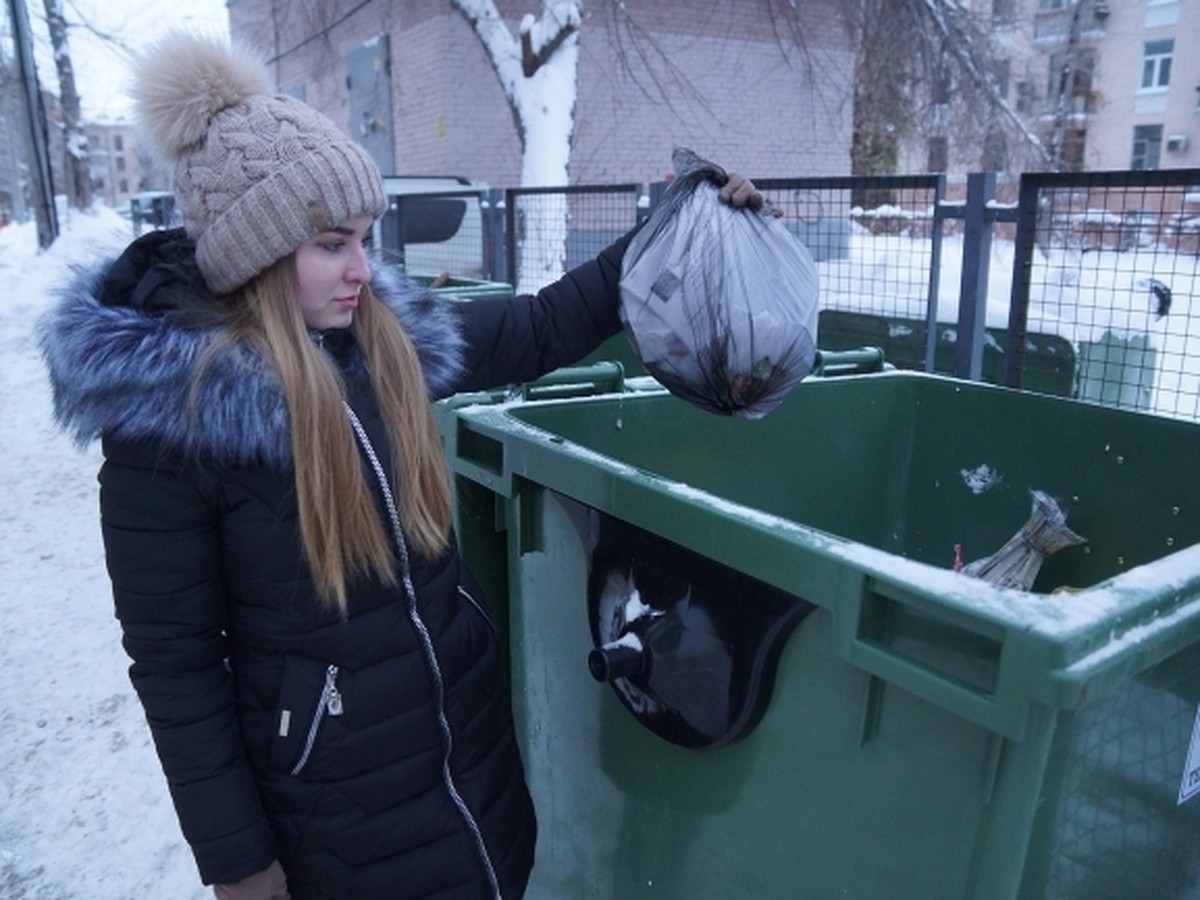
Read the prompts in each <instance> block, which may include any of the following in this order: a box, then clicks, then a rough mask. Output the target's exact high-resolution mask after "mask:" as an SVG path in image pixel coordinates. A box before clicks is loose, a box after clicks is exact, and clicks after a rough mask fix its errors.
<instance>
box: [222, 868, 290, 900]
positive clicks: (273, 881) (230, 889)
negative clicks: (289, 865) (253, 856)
mask: <svg viewBox="0 0 1200 900" xmlns="http://www.w3.org/2000/svg"><path fill="white" fill-rule="evenodd" d="M213 890H214V891H215V892H216V894H217V900H292V895H291V894H289V893H288V888H287V878H286V877H285V876H284V874H283V866H281V865H280V864H279V861H278V860H276V861H275V862H273V863H271V865H269V866H267V868H265V869H263V870H262V871H261V872H255V873H254V874H253V875H251V876H250V877H249V878H243V879H242V880H241V881H239V882H237V883H235V884H217V885H213Z"/></svg>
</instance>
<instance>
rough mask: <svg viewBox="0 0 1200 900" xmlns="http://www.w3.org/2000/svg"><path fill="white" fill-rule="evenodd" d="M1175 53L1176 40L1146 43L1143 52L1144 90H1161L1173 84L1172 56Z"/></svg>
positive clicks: (1142, 84)
mask: <svg viewBox="0 0 1200 900" xmlns="http://www.w3.org/2000/svg"><path fill="white" fill-rule="evenodd" d="M1174 52H1175V39H1174V38H1165V39H1164V40H1161V41H1146V43H1145V45H1144V48H1143V51H1142V83H1141V88H1142V90H1144V91H1151V90H1161V89H1163V88H1165V87H1166V86H1167V85H1169V84H1170V83H1171V56H1172V54H1173V53H1174Z"/></svg>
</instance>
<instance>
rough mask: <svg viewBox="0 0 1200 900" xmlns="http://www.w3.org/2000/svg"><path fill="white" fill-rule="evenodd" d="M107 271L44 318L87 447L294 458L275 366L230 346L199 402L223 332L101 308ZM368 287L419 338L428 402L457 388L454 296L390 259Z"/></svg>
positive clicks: (57, 391) (73, 284) (45, 344)
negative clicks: (140, 444)
mask: <svg viewBox="0 0 1200 900" xmlns="http://www.w3.org/2000/svg"><path fill="white" fill-rule="evenodd" d="M106 268H107V267H101V268H96V269H92V270H89V271H84V272H80V273H77V274H76V275H75V276H74V277H73V278H72V279H71V280H70V281H69V282H68V283H67V284H66V286H65V287H64V288H63V289H62V290H61V291H60V292H59V294H60V296H59V298H58V301H57V302H56V304H55V305H54V306H53V308H51V309H50V310H49V311H48V312H47V313H46V314H45V315H44V316H43V317H42V319H41V320H40V321H39V323H38V339H39V343H40V345H41V349H42V355H43V358H44V360H45V362H46V366H47V368H48V370H49V373H50V381H51V385H52V388H53V392H54V413H55V417H56V419H57V420H58V422H59V424H60V425H61V426H62V427H63V428H64V429H65V430H66V431H67V432H68V433H69V434H70V435H71V436H72V437H73V438H74V439H75V440H76V441H77V442H78V443H79V444H81V445H83V444H87V443H88V442H90V441H92V440H94V439H96V438H98V437H100V436H101V435H102V434H103V435H109V436H111V437H115V438H120V439H123V440H147V441H153V442H156V443H160V444H162V445H163V446H165V447H167V448H170V449H172V450H175V451H178V452H180V453H183V454H189V455H190V454H199V455H201V456H203V457H205V458H207V459H210V460H212V461H213V462H216V463H218V464H233V463H250V464H266V465H269V466H272V467H286V466H289V465H290V463H291V444H290V438H289V435H288V427H287V413H286V408H285V404H284V401H283V392H282V389H281V386H280V384H279V380H278V378H277V376H276V375H275V373H274V372H273V371H272V370H271V369H270V367H269V366H267V365H266V364H265V363H264V362H263V361H262V360H261V359H260V358H258V357H257V356H255V355H254V354H252V353H250V352H248V351H246V350H244V349H234V348H230V349H229V350H228V351H222V352H221V353H219V354H218V355H217V356H216V357H215V358H214V359H213V361H212V362H211V363H210V365H209V367H208V369H207V372H206V375H205V378H204V380H203V382H202V383H201V386H200V388H199V392H198V394H197V401H198V402H196V403H195V404H193V403H192V402H191V393H190V392H191V372H192V369H193V366H194V365H195V363H196V361H197V360H198V359H199V358H200V356H201V354H202V353H203V352H204V350H205V348H207V347H208V346H209V344H210V343H211V342H212V341H213V340H214V338H215V336H216V333H215V332H214V331H212V330H211V329H193V328H187V327H183V326H181V325H180V324H179V323H178V322H177V321H174V320H172V319H171V317H169V316H150V315H144V314H143V313H141V312H138V311H136V310H133V309H129V308H126V307H114V306H105V305H102V304H101V303H100V302H99V300H98V299H97V293H98V289H99V286H100V283H101V281H102V280H103V277H104V272H105V269H106ZM372 287H373V288H374V289H375V291H376V293H377V294H378V295H379V296H380V297H381V298H382V299H383V300H384V301H385V302H386V303H387V305H388V306H389V307H390V308H391V309H392V311H393V312H394V313H395V314H396V317H397V319H399V321H400V323H401V325H402V326H403V327H404V329H405V331H406V332H407V333H408V335H409V337H410V339H411V340H412V341H413V343H414V345H415V347H416V350H417V354H418V356H419V357H420V360H421V364H422V367H423V369H424V371H425V376H426V381H427V387H428V390H429V394H430V396H431V398H437V397H444V396H447V395H449V394H450V393H452V392H453V390H454V384H455V381H456V379H457V378H458V377H459V374H460V372H461V369H462V356H463V348H464V340H463V336H462V326H461V324H460V321H459V316H458V314H457V313H456V311H455V310H454V306H453V303H451V302H450V301H446V300H445V299H443V298H441V297H438V296H437V295H436V294H433V293H432V292H431V291H429V290H427V289H426V288H423V287H421V286H420V285H417V284H415V283H413V282H411V281H409V280H408V279H406V278H405V277H404V276H403V275H400V274H398V273H396V272H394V271H391V270H389V269H387V268H385V267H382V266H377V267H376V269H375V280H374V281H373V283H372Z"/></svg>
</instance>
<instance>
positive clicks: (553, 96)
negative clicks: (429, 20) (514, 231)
mask: <svg viewBox="0 0 1200 900" xmlns="http://www.w3.org/2000/svg"><path fill="white" fill-rule="evenodd" d="M451 5H452V6H453V7H454V8H455V9H456V10H458V11H459V12H460V13H462V15H463V16H464V18H466V20H467V21H468V22H469V23H470V24H471V27H472V28H473V29H474V31H475V34H476V36H477V37H478V38H479V40H480V42H481V43H482V44H483V47H484V50H485V51H486V52H487V55H488V59H489V60H490V61H491V63H492V68H493V69H494V70H495V72H496V77H497V78H498V79H499V80H500V85H501V87H502V88H503V90H504V96H505V98H506V99H507V100H508V104H509V108H510V109H511V110H512V113H513V118H514V119H515V120H516V123H517V132H518V134H519V136H520V140H521V186H522V187H562V186H565V185H566V184H567V183H568V176H567V169H568V165H569V163H570V158H571V135H572V133H573V131H574V127H575V100H576V96H577V88H578V82H577V73H578V60H579V36H578V31H579V25H580V22H581V21H582V20H581V3H580V2H578V0H576V2H568V3H554V2H551V0H543V2H542V4H541V16H540V17H534V16H533V15H527V16H525V18H524V19H523V20H522V22H521V24H520V27H519V28H518V32H517V34H515V35H514V34H513V32H512V31H510V30H509V28H508V26H507V25H505V24H504V22H503V20H502V19H501V18H500V13H499V12H498V11H497V9H496V5H495V3H494V2H492V0H451ZM519 214H520V215H521V217H522V221H521V238H520V243H519V248H518V249H519V252H518V264H517V272H516V273H515V275H516V285H515V287H516V290H517V292H518V293H529V292H533V291H536V290H537V289H538V288H541V287H543V286H545V285H546V284H548V283H549V282H551V281H553V280H554V279H555V278H557V277H559V276H560V275H562V274H563V271H564V269H565V265H566V246H567V202H566V197H565V196H564V195H563V194H561V193H547V194H531V195H527V196H525V197H524V198H523V200H522V203H521V209H520V210H519Z"/></svg>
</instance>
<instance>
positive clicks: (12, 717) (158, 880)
mask: <svg viewBox="0 0 1200 900" xmlns="http://www.w3.org/2000/svg"><path fill="white" fill-rule="evenodd" d="M129 236H130V235H129V225H128V224H127V223H126V222H125V221H124V220H122V219H120V218H119V217H118V216H116V215H115V214H114V213H112V212H111V211H108V210H103V209H102V210H100V211H98V212H97V213H96V214H95V215H80V214H74V215H73V216H72V217H71V219H70V220H69V222H68V223H67V231H66V232H65V234H64V236H63V237H62V238H60V239H59V240H58V241H57V242H56V243H55V244H54V246H53V247H51V248H50V249H49V250H48V251H46V252H43V253H39V252H37V247H36V236H35V230H34V227H33V226H32V225H31V224H29V225H21V226H15V225H14V226H9V227H8V228H5V229H4V230H3V231H0V298H2V299H0V398H2V399H0V403H2V404H3V410H4V415H3V416H0V459H4V460H7V465H8V474H7V476H6V477H5V478H4V479H3V502H2V503H0V534H2V535H3V539H2V540H0V576H2V577H0V639H2V641H3V645H2V646H3V649H2V655H0V659H2V663H3V664H2V666H0V782H2V784H3V788H2V789H0V898H3V900H134V898H136V900H144V898H169V900H192V898H202V897H206V896H210V894H209V892H208V891H206V890H205V889H204V888H202V887H201V886H200V885H199V882H198V880H197V878H196V875H195V870H194V867H193V864H192V860H191V855H190V853H189V851H188V849H187V847H186V845H185V844H184V842H183V840H182V838H181V837H180V834H179V828H178V825H177V824H176V821H175V817H174V813H173V811H172V809H171V805H170V801H169V799H168V796H167V791H166V786H165V784H164V781H163V778H162V775H161V773H160V771H159V768H158V763H157V760H156V759H155V756H154V750H153V747H152V745H151V742H150V738H149V733H148V731H147V729H146V726H145V723H144V721H143V717H142V713H141V709H140V707H139V705H138V703H137V700H136V698H135V697H134V695H133V692H132V689H131V688H130V685H129V682H128V679H127V677H126V666H127V660H126V658H125V656H124V653H123V651H122V650H121V646H120V635H119V629H118V628H117V625H116V623H115V622H114V620H113V617H112V609H111V600H110V595H109V586H108V580H107V576H106V574H105V570H104V561H103V554H102V550H101V545H100V536H99V529H98V521H97V519H98V517H97V497H96V490H97V488H96V478H95V475H96V471H97V468H98V465H99V453H98V450H97V448H96V447H95V446H91V447H87V448H82V449H81V448H78V447H75V446H74V445H73V444H72V443H71V442H70V441H69V440H68V439H67V438H66V437H65V436H64V435H63V434H61V433H60V432H59V431H58V430H57V428H56V427H55V425H54V424H53V421H52V417H51V402H50V394H49V388H48V384H47V381H46V377H45V372H44V369H43V367H42V363H41V360H40V357H39V354H38V350H37V346H36V342H35V339H34V324H35V321H36V319H37V317H38V316H39V315H40V313H41V312H42V311H43V310H44V309H45V308H46V306H47V303H48V301H49V288H50V285H51V284H52V283H53V282H54V281H55V280H56V279H58V278H61V277H63V275H64V272H65V270H66V268H67V266H68V265H69V264H70V262H71V261H72V260H86V259H94V258H95V256H96V254H97V253H98V252H100V251H102V250H103V249H105V248H110V249H115V248H117V247H119V246H121V245H122V244H123V243H125V242H126V241H127V240H128V239H129ZM868 250H869V248H867V247H864V246H862V245H860V244H858V243H856V249H855V252H856V253H866V252H868ZM895 252H898V251H897V250H896V248H894V247H893V248H890V249H888V250H886V251H884V254H881V256H880V259H879V262H878V264H879V265H886V259H885V258H883V257H884V256H886V254H888V253H895ZM946 260H947V262H948V264H950V265H953V264H954V261H953V254H950V253H948V254H947V257H946ZM1129 260H1130V263H1131V265H1136V258H1135V257H1134V256H1132V255H1131V256H1130V257H1129ZM1179 266H1180V268H1179V270H1178V271H1179V272H1182V273H1183V275H1184V277H1182V278H1180V279H1178V283H1177V285H1176V288H1175V291H1176V302H1177V304H1178V305H1177V307H1176V308H1174V309H1173V310H1172V315H1171V317H1170V318H1169V319H1168V320H1167V322H1166V323H1163V324H1162V327H1163V328H1164V329H1171V331H1169V332H1168V333H1167V335H1166V336H1167V337H1168V338H1169V339H1170V340H1171V341H1176V340H1182V339H1183V337H1185V336H1186V335H1187V333H1188V329H1189V327H1190V328H1191V329H1193V330H1194V329H1195V328H1197V325H1196V323H1195V320H1193V319H1191V316H1190V304H1191V299H1192V298H1194V297H1195V296H1196V278H1197V260H1196V259H1195V258H1181V259H1180V262H1179ZM1089 277H1091V276H1089ZM1140 277H1143V273H1140V272H1137V271H1130V272H1121V273H1120V274H1119V278H1121V279H1123V280H1122V281H1121V289H1125V286H1126V285H1125V281H1128V280H1129V279H1136V278H1140ZM955 278H956V273H955V272H954V271H953V270H951V271H949V272H948V273H947V274H946V276H945V278H944V281H945V284H944V287H943V297H952V296H955V295H956V293H957V291H956V284H957V282H956V281H955ZM993 292H995V293H997V294H999V297H1000V298H1001V299H1006V298H1007V282H1005V281H1004V279H1003V277H998V278H996V279H994V283H993ZM1189 323H1190V325H1189ZM1176 332H1178V334H1176ZM1168 346H1171V345H1170V344H1168ZM1192 354H1193V355H1192V357H1190V362H1189V366H1190V368H1188V369H1187V370H1186V371H1183V372H1180V373H1177V376H1178V377H1179V378H1180V380H1183V381H1186V383H1187V384H1190V385H1192V386H1193V388H1192V390H1193V392H1194V391H1195V385H1197V384H1198V383H1200V382H1197V370H1200V358H1198V357H1197V356H1196V351H1195V349H1194V348H1192Z"/></svg>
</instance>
